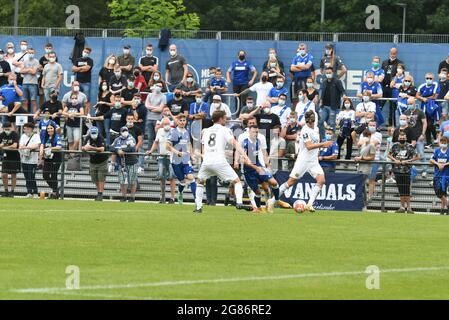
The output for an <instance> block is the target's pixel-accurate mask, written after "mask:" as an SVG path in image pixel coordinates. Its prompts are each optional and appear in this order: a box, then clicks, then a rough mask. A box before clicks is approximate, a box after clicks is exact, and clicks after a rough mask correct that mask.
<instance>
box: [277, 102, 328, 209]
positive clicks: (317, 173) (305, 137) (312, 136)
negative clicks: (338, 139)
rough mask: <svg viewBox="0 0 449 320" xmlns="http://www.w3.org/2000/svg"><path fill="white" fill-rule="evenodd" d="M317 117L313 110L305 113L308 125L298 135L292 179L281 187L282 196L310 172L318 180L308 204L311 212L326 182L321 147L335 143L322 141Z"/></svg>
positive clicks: (307, 207)
mask: <svg viewBox="0 0 449 320" xmlns="http://www.w3.org/2000/svg"><path fill="white" fill-rule="evenodd" d="M315 117H316V116H315V112H313V111H311V110H310V111H307V112H306V114H305V115H304V118H305V120H306V125H305V126H304V127H303V128H302V130H301V134H300V135H299V136H298V140H299V154H298V158H297V160H296V163H295V167H294V168H293V171H292V172H291V174H290V179H289V180H288V181H287V182H286V183H284V184H283V185H282V186H281V188H280V196H282V195H283V194H284V193H285V191H287V190H288V189H290V188H291V187H293V186H294V185H295V184H296V183H297V182H298V180H299V179H301V178H302V177H303V176H304V174H305V173H307V172H308V173H309V174H310V175H311V176H312V177H313V178H314V179H315V180H316V185H315V187H314V188H313V190H312V194H311V195H310V199H309V203H308V204H307V206H306V211H309V212H315V208H314V207H313V204H314V203H315V200H316V198H317V197H318V195H319V194H320V193H321V190H322V189H323V186H324V184H325V183H326V179H325V176H324V171H323V168H322V167H321V166H320V162H319V160H318V155H319V152H320V148H330V147H331V146H332V144H333V142H332V141H326V142H322V143H320V141H321V140H320V133H319V131H318V128H315V120H316V119H315Z"/></svg>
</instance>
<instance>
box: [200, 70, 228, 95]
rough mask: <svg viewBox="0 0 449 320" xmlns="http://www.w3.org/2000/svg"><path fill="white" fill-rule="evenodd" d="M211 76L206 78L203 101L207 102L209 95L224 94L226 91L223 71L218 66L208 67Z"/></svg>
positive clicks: (226, 85) (226, 84)
mask: <svg viewBox="0 0 449 320" xmlns="http://www.w3.org/2000/svg"><path fill="white" fill-rule="evenodd" d="M209 70H210V71H209V72H211V73H210V74H211V78H210V79H209V80H208V84H207V86H206V87H207V89H206V95H205V97H204V101H205V102H209V99H210V97H211V96H214V95H219V96H221V95H222V94H225V93H227V92H228V83H227V82H226V80H225V78H223V72H222V71H221V69H220V68H210V69H209Z"/></svg>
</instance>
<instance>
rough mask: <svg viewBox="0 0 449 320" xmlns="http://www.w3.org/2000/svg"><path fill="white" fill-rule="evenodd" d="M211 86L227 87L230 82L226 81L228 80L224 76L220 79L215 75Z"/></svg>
mask: <svg viewBox="0 0 449 320" xmlns="http://www.w3.org/2000/svg"><path fill="white" fill-rule="evenodd" d="M248 81H249V80H248ZM210 86H211V87H220V88H227V87H228V83H227V82H226V80H225V79H224V78H223V77H221V78H220V79H217V78H215V77H213V78H212V79H211V80H210Z"/></svg>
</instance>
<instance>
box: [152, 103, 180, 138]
mask: <svg viewBox="0 0 449 320" xmlns="http://www.w3.org/2000/svg"><path fill="white" fill-rule="evenodd" d="M165 118H168V119H170V125H171V126H172V128H175V127H176V122H175V117H173V115H172V114H171V111H170V108H169V107H168V106H164V107H163V108H162V113H161V120H158V121H157V122H156V133H157V132H158V130H159V129H160V128H162V120H163V119H165Z"/></svg>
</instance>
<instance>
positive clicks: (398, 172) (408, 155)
mask: <svg viewBox="0 0 449 320" xmlns="http://www.w3.org/2000/svg"><path fill="white" fill-rule="evenodd" d="M388 158H389V159H390V160H391V161H393V162H394V166H393V172H394V175H395V177H396V184H397V187H398V190H399V196H400V198H401V207H400V208H399V210H398V211H397V213H405V212H407V213H410V214H413V210H412V206H411V198H410V189H411V164H412V162H414V161H417V160H419V155H418V154H417V153H416V149H415V147H413V146H412V145H411V144H409V143H407V135H406V134H405V132H401V133H400V134H399V142H398V143H395V144H394V145H393V146H392V147H391V150H390V154H389V155H388Z"/></svg>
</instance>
